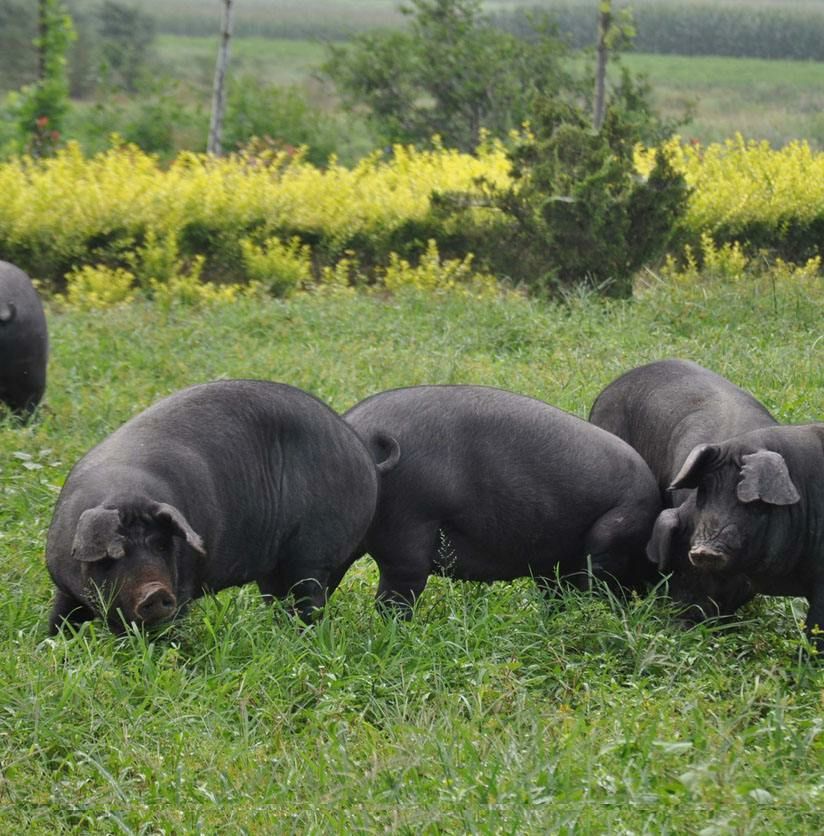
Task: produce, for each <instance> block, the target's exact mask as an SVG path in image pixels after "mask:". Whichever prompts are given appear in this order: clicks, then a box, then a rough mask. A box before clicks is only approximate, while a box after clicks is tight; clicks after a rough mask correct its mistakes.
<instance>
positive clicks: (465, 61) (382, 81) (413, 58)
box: [323, 0, 574, 151]
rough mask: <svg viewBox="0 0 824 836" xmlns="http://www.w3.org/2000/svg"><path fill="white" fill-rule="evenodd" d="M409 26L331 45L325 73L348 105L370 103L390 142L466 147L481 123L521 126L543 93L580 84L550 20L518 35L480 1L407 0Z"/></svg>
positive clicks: (497, 129) (498, 131) (492, 127)
mask: <svg viewBox="0 0 824 836" xmlns="http://www.w3.org/2000/svg"><path fill="white" fill-rule="evenodd" d="M402 11H403V13H404V14H405V15H406V16H407V17H409V18H410V25H409V27H408V29H407V30H404V31H402V32H388V33H371V34H366V35H361V36H359V37H358V38H355V40H354V41H353V42H352V43H351V44H350V45H348V46H342V47H341V46H332V47H331V48H330V57H329V59H328V60H327V62H326V63H325V65H324V67H323V72H324V73H325V74H326V75H327V76H328V77H329V78H331V79H332V80H333V81H334V82H335V84H336V86H337V88H338V90H339V92H340V94H341V96H342V98H343V100H344V103H345V105H346V106H347V107H349V108H351V109H362V108H366V109H367V111H368V113H369V115H370V118H371V120H372V122H373V124H374V126H375V128H376V129H377V131H378V133H379V135H380V136H381V137H382V139H383V140H384V141H386V142H398V141H400V142H413V143H425V142H428V141H429V140H430V139H431V138H432V136H433V135H435V134H437V135H439V136H440V137H441V139H442V140H443V142H444V143H445V144H446V145H448V146H450V147H455V148H459V149H462V150H466V151H472V150H474V149H475V148H476V147H477V144H478V141H479V139H480V136H481V133H482V131H483V130H487V131H490V132H491V133H492V134H494V135H505V134H506V133H507V132H508V131H509V130H511V129H512V128H517V127H519V126H520V125H521V123H522V122H523V120H524V119H526V118H527V116H528V113H529V104H530V101H531V100H532V98H533V96H535V95H536V94H540V95H547V94H556V93H557V92H558V91H559V90H561V89H570V88H572V87H573V86H574V84H573V82H572V79H571V77H570V76H569V74H568V73H567V72H566V71H565V70H564V68H563V58H564V57H565V56H566V54H567V51H566V48H565V47H564V45H563V43H562V42H561V41H560V39H559V38H558V37H557V36H556V34H555V33H554V32H553V30H552V28H551V27H550V26H549V24H548V23H545V25H544V26H543V28H542V29H541V36H540V37H539V38H536V39H535V40H533V41H525V40H521V39H519V38H517V37H515V36H513V35H510V34H507V33H505V32H502V31H500V30H498V29H495V28H494V27H493V26H492V25H491V24H490V22H489V20H488V18H486V17H485V16H483V15H482V13H481V2H480V0H410V5H409V6H408V7H404V8H402Z"/></svg>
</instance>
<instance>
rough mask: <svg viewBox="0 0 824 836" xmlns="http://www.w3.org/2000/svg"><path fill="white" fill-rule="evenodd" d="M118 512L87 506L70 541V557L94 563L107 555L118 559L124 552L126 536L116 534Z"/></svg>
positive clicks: (118, 522)
mask: <svg viewBox="0 0 824 836" xmlns="http://www.w3.org/2000/svg"><path fill="white" fill-rule="evenodd" d="M119 527H120V513H119V512H118V511H117V510H116V509H114V508H103V506H101V505H98V507H97V508H87V509H86V510H85V511H84V512H83V513H82V514H81V515H80V519H78V521H77V527H76V528H75V531H74V542H73V543H72V557H73V558H74V559H75V560H80V561H82V562H83V563H95V562H96V561H98V560H103V559H104V558H107V557H112V558H114V559H115V560H119V559H120V558H121V557H123V556H124V555H125V554H126V552H125V551H124V550H123V544H124V543H125V542H126V538H125V537H123V535H121V534H118V533H117V531H118V528H119Z"/></svg>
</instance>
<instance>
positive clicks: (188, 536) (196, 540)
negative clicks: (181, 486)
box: [152, 502, 206, 554]
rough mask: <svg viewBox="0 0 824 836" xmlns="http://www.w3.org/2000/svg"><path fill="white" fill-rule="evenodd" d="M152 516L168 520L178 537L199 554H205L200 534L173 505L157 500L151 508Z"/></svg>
mask: <svg viewBox="0 0 824 836" xmlns="http://www.w3.org/2000/svg"><path fill="white" fill-rule="evenodd" d="M152 516H153V517H154V518H155V519H157V520H164V521H166V522H168V523H169V524H170V525H171V526H172V528H173V529H174V531H175V534H176V535H177V536H178V537H182V538H183V539H184V540H185V541H186V542H187V543H188V544H189V545H190V546H191V547H192V548H193V549H194V550H195V551H196V552H198V553H199V554H206V549H205V548H204V547H203V540H202V539H201V537H200V535H199V534H198V533H197V532H196V531H195V530H194V529H193V528H192V527H191V526H190V525H189V521H188V520H187V519H186V517H184V516H183V514H181V513H180V511H178V510H177V508H175V507H174V505H167V504H166V503H165V502H158V503H157V504H156V505H155V506H154V508H153V509H152Z"/></svg>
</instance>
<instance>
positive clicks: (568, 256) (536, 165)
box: [493, 88, 689, 297]
mask: <svg viewBox="0 0 824 836" xmlns="http://www.w3.org/2000/svg"><path fill="white" fill-rule="evenodd" d="M633 89H634V88H633ZM641 126H642V123H641V122H639V121H638V120H637V119H635V118H634V111H633V110H632V109H631V108H629V109H627V108H624V107H622V105H621V102H620V101H619V100H613V102H611V103H610V105H609V106H608V107H607V110H606V113H605V118H604V122H603V125H602V127H601V130H600V131H595V130H593V128H592V126H591V124H590V118H589V116H588V114H587V111H585V110H583V109H582V108H580V107H577V106H575V105H572V104H568V103H563V102H560V101H558V100H550V99H545V100H543V101H541V102H538V103H536V109H535V112H534V118H533V123H532V133H531V134H530V135H528V136H527V137H525V139H524V140H523V141H522V142H521V143H520V145H518V146H517V147H515V148H514V149H513V150H512V151H511V152H510V158H511V161H512V165H513V178H514V185H513V186H512V187H510V188H508V189H505V190H502V191H498V192H494V190H493V203H494V204H495V205H496V206H497V207H498V208H499V209H500V210H501V211H502V212H503V213H504V215H505V216H506V217H507V218H509V219H510V220H511V222H512V223H511V224H510V225H509V227H508V232H507V235H508V241H507V243H506V245H505V246H506V249H508V250H509V251H511V252H517V253H518V254H519V261H520V262H521V267H522V269H523V268H526V273H525V277H527V276H531V279H532V281H533V282H535V283H537V284H538V285H541V286H543V287H544V288H546V289H549V290H553V289H554V290H558V289H561V288H564V287H569V286H573V285H578V284H588V285H590V286H591V287H594V288H596V289H597V290H599V291H600V292H601V293H604V294H606V295H609V296H619V297H625V296H630V295H631V294H632V278H633V275H634V274H635V273H636V272H637V271H638V270H639V269H640V267H641V266H642V265H644V264H645V263H648V262H649V261H651V260H652V259H654V258H656V257H658V256H659V255H660V254H661V253H662V252H663V251H664V249H665V248H666V245H667V243H668V242H669V240H670V237H671V235H672V232H673V230H674V228H675V225H676V223H677V221H678V220H679V219H680V218H681V217H682V216H683V214H684V212H685V211H686V206H687V197H688V194H689V190H688V188H687V185H686V181H685V180H684V177H683V175H682V174H681V173H679V172H677V171H675V169H674V168H673V167H672V165H671V164H670V160H669V158H668V157H667V155H666V153H665V152H664V151H663V150H659V151H658V152H657V155H656V161H655V164H654V166H653V168H652V170H651V172H650V173H649V175H647V176H646V177H640V176H638V173H637V172H636V170H635V165H634V159H633V154H634V149H635V147H636V145H637V143H638V142H639V140H640V136H641ZM499 246H501V245H500V244H499Z"/></svg>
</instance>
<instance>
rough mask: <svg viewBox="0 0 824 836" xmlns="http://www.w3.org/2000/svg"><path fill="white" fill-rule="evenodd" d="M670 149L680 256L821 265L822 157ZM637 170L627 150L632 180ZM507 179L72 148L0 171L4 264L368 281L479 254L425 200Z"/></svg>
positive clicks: (439, 157)
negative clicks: (432, 255)
mask: <svg viewBox="0 0 824 836" xmlns="http://www.w3.org/2000/svg"><path fill="white" fill-rule="evenodd" d="M670 150H671V152H672V154H673V156H674V160H675V163H676V165H677V166H679V167H680V168H681V169H682V170H683V171H684V173H685V175H686V178H687V181H688V183H689V184H690V186H691V187H692V190H693V191H692V195H691V198H690V205H689V210H688V214H687V217H686V219H685V221H684V223H683V226H682V228H681V230H680V235H679V244H680V245H683V244H684V243H690V244H692V245H693V246H696V245H699V244H700V242H701V239H702V236H707V235H709V236H711V237H712V239H713V240H714V241H715V242H716V243H717V244H724V243H729V242H732V241H740V242H741V243H742V245H743V246H744V248H745V249H746V250H748V251H749V252H757V251H760V250H762V249H766V250H770V251H772V252H773V253H774V254H776V255H779V256H781V257H782V258H784V259H786V260H788V261H793V262H797V263H803V262H804V261H806V260H807V259H809V258H813V257H815V256H820V255H822V254H824V154H821V153H815V152H813V151H812V150H811V149H810V148H809V146H808V145H807V144H806V143H794V144H791V145H789V146H787V147H785V148H783V149H781V150H773V149H771V148H770V147H769V146H768V145H767V144H766V143H752V142H746V141H745V140H743V139H742V138H740V137H738V138H736V139H732V140H729V141H728V142H726V143H723V144H720V145H711V146H708V147H706V148H701V147H696V146H683V145H679V144H677V143H673V144H672V146H671V149H670ZM649 159H650V155H649V153H647V152H644V151H639V153H638V168H639V171H640V172H641V173H643V172H644V170H645V168H646V167H647V166H648V165H649ZM508 172H509V168H508V162H507V158H506V154H505V152H504V149H503V148H502V146H500V145H498V144H491V145H489V146H488V147H486V148H484V149H482V150H481V151H480V152H479V153H478V155H477V156H473V155H467V154H461V153H458V152H456V151H451V150H448V149H444V148H439V149H436V150H434V151H415V150H413V149H409V148H403V147H398V148H395V149H394V153H393V154H392V155H391V156H382V155H374V156H372V157H370V158H368V159H366V160H364V161H362V162H361V163H360V164H358V165H357V166H355V167H354V168H351V169H349V168H345V167H343V166H340V165H338V164H335V163H333V164H332V165H330V166H329V167H328V168H326V169H318V168H316V167H314V166H312V165H310V164H308V163H306V162H305V161H303V160H302V159H301V158H300V157H299V156H298V157H296V158H290V157H288V156H286V155H284V154H280V155H272V156H268V157H237V156H236V157H229V158H223V159H214V158H209V157H207V156H205V155H197V154H191V153H186V154H182V155H181V156H179V157H178V158H177V160H176V161H175V162H174V163H173V164H172V165H171V166H170V167H169V168H163V167H161V166H160V165H159V164H158V162H157V160H156V159H155V158H153V157H151V156H149V155H147V154H145V153H143V152H142V151H140V150H139V149H137V148H135V147H133V146H128V145H120V146H117V147H114V148H112V149H110V150H109V151H107V152H105V153H103V154H99V155H97V156H94V157H92V158H89V159H86V158H84V157H83V155H82V154H81V153H80V151H79V150H78V148H77V147H76V146H70V147H68V148H67V149H65V150H63V151H61V152H60V153H59V154H58V155H57V156H56V157H54V158H52V159H46V160H31V159H18V160H12V161H9V162H6V163H4V164H2V165H0V194H2V195H3V200H2V201H0V258H3V259H6V260H10V261H14V262H17V263H19V264H20V265H21V266H23V267H24V268H26V269H27V270H28V271H29V272H31V273H32V274H33V275H35V276H37V277H39V278H41V279H44V280H46V281H49V282H51V283H52V284H53V285H54V286H57V287H59V286H60V285H61V284H62V282H63V279H64V277H65V275H66V274H67V273H70V272H72V271H77V270H78V269H79V268H81V267H83V266H84V265H91V266H94V265H101V264H102V265H107V266H108V267H111V268H118V267H123V268H125V269H127V270H129V271H131V272H133V273H134V274H135V275H137V276H138V277H140V276H141V275H142V280H143V281H144V282H146V283H151V281H152V279H153V278H159V277H162V276H164V275H166V276H168V275H173V274H176V273H180V270H181V267H180V265H181V264H186V263H191V262H192V261H194V260H197V265H198V267H197V270H198V276H199V275H201V269H202V275H203V277H204V278H220V279H221V280H223V281H234V282H246V281H249V280H250V279H256V278H259V277H260V275H261V274H262V273H265V271H266V269H267V267H266V265H267V264H278V263H280V264H290V265H295V264H297V266H295V267H293V268H290V269H295V270H298V272H299V271H300V270H302V269H304V268H303V267H300V264H302V263H303V262H304V260H305V256H304V254H305V253H309V255H310V261H309V267H308V268H306V269H311V270H313V271H314V273H315V274H316V275H318V276H320V275H321V274H322V273H323V271H324V269H327V270H329V269H335V267H336V265H339V264H341V263H343V262H345V263H346V264H347V265H350V266H351V267H352V268H353V270H354V271H355V272H358V273H364V272H367V273H368V272H371V271H374V270H376V269H383V270H385V269H386V267H387V266H388V265H390V264H391V263H392V258H393V257H394V258H397V257H398V256H401V257H405V258H408V259H413V260H415V259H416V258H417V257H418V256H420V255H421V254H422V253H425V252H426V250H427V248H428V247H429V241H430V240H432V239H434V240H436V241H437V242H438V245H439V247H441V251H442V252H443V253H444V255H446V256H448V257H461V256H462V255H465V254H466V253H467V252H474V251H478V250H479V248H478V247H477V246H476V245H477V243H478V240H479V234H481V235H482V234H483V230H484V228H485V225H486V228H488V229H490V230H491V229H492V228H493V225H494V224H495V223H496V222H499V217H496V216H493V215H491V214H490V213H491V212H492V210H484V209H478V210H477V214H476V216H475V222H474V228H473V229H469V228H465V227H463V226H460V225H456V224H455V223H454V221H452V222H451V223H450V218H449V217H443V216H442V215H439V214H438V213H437V212H433V211H432V205H431V197H432V195H433V193H435V192H451V193H455V192H463V193H469V194H472V192H473V191H476V190H477V188H478V186H477V178H478V177H480V176H483V177H485V178H486V179H487V180H490V181H493V182H496V183H498V184H505V183H506V182H507V181H508V177H509V174H508ZM304 248H308V249H304ZM392 253H395V254H396V255H395V256H393V255H392ZM479 266H480V267H483V265H482V264H481V265H479ZM347 269H348V268H347ZM189 272H191V271H189ZM187 275H188V273H187ZM298 280H301V279H300V276H298V277H297V278H296V279H295V281H298Z"/></svg>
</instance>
